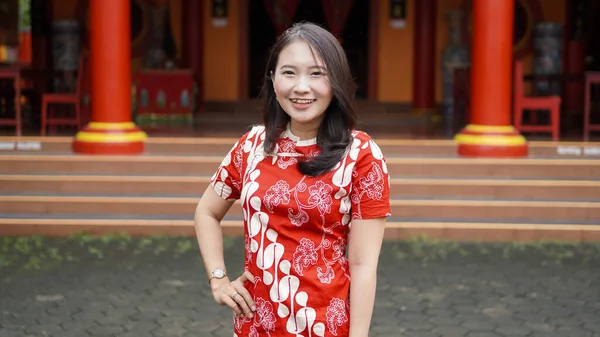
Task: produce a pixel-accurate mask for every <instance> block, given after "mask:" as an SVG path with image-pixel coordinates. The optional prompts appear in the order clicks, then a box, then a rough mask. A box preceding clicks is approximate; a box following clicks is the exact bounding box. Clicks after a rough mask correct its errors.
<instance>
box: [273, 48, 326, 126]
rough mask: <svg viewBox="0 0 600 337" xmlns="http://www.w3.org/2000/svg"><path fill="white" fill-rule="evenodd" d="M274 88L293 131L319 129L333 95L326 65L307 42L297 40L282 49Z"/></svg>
mask: <svg viewBox="0 0 600 337" xmlns="http://www.w3.org/2000/svg"><path fill="white" fill-rule="evenodd" d="M273 88H274V89H275V95H276V96H277V101H278V102H279V105H280V106H281V108H282V109H283V110H284V111H285V112H286V113H287V114H288V115H289V116H290V118H291V127H292V132H293V131H294V130H298V131H308V130H316V129H318V127H319V125H320V124H321V121H323V118H324V117H325V111H326V110H327V107H329V103H331V100H332V98H333V94H332V92H331V85H330V83H329V77H328V75H327V69H326V67H325V64H324V63H323V61H322V60H321V59H320V57H319V55H313V52H312V50H311V48H310V46H309V44H308V43H306V42H304V41H302V40H298V41H295V42H292V43H290V44H289V45H287V46H286V47H285V48H283V49H282V50H281V53H280V54H279V59H278V61H277V66H276V67H275V71H274V73H273Z"/></svg>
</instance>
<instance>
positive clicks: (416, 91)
mask: <svg viewBox="0 0 600 337" xmlns="http://www.w3.org/2000/svg"><path fill="white" fill-rule="evenodd" d="M414 22H415V28H414V29H415V33H414V42H413V100H412V108H413V111H418V112H428V113H432V112H434V110H435V69H436V64H435V22H436V0H419V1H415V20H414Z"/></svg>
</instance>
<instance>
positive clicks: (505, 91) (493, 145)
mask: <svg viewBox="0 0 600 337" xmlns="http://www.w3.org/2000/svg"><path fill="white" fill-rule="evenodd" d="M513 13H514V1H506V0H473V44H472V61H471V123H472V124H470V125H467V126H466V127H465V128H464V129H463V130H462V131H461V132H460V133H459V134H458V135H456V137H455V140H456V142H457V143H458V154H459V155H464V156H475V157H521V156H526V155H527V141H526V140H525V138H524V137H523V136H521V135H520V134H519V132H518V131H517V130H516V129H515V128H514V127H513V126H512V125H511V88H512V69H513V65H512V63H513V59H512V35H513Z"/></svg>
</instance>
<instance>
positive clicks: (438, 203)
mask: <svg viewBox="0 0 600 337" xmlns="http://www.w3.org/2000/svg"><path fill="white" fill-rule="evenodd" d="M198 200H199V197H117V196H57V195H45V196H42V195H20V196H14V195H13V196H11V195H8V196H6V195H5V196H0V213H5V214H12V213H16V214H21V213H31V214H78V215H82V216H83V215H85V214H113V215H123V216H126V215H130V214H139V215H143V216H180V217H191V216H193V214H194V211H195V208H196V204H197V203H198ZM390 204H391V211H392V215H393V216H394V217H400V218H411V219H426V218H432V217H433V218H439V219H446V220H447V221H452V219H463V220H464V219H499V218H502V219H506V220H511V221H524V220H527V221H530V220H536V221H538V220H539V221H564V222H566V223H570V222H579V221H597V222H598V224H600V200H598V201H588V202H577V201H525V200H460V199H392V200H390ZM227 214H228V216H230V217H235V218H239V219H242V212H241V207H240V204H239V202H236V204H234V206H233V207H232V208H231V209H230V210H229V212H228V213H227Z"/></svg>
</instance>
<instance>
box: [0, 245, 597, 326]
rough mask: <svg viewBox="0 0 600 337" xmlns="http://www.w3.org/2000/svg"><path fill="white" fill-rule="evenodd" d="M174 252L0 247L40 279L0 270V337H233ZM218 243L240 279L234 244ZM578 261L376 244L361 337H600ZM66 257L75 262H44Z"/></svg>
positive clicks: (582, 258) (556, 254)
mask: <svg viewBox="0 0 600 337" xmlns="http://www.w3.org/2000/svg"><path fill="white" fill-rule="evenodd" d="M179 240H180V241H177V242H173V241H164V242H161V243H158V244H157V243H156V242H149V241H144V242H141V241H136V242H134V243H133V244H131V243H130V244H129V246H127V247H124V246H122V245H121V246H119V245H116V244H106V245H104V246H101V244H98V245H94V244H90V243H89V242H88V243H81V244H80V246H81V247H79V246H77V245H76V244H75V243H74V242H70V243H66V244H65V243H61V244H62V245H63V246H61V248H60V249H58V250H57V249H53V248H52V247H53V246H52V245H53V244H54V243H53V241H51V242H47V241H44V242H43V244H41V245H39V246H40V247H41V248H40V247H37V248H35V247H33V248H32V246H35V245H31V244H29V245H27V244H23V243H19V244H14V245H13V246H12V248H10V247H9V248H6V246H7V244H6V242H8V241H7V240H5V241H4V243H5V245H4V248H2V245H1V243H2V238H0V254H2V251H3V250H4V253H3V254H4V255H0V262H2V261H1V260H2V259H4V260H5V261H4V264H7V262H6V260H7V259H8V258H10V259H12V257H11V256H12V255H10V254H9V253H7V251H9V252H11V251H12V252H13V253H14V252H15V250H17V251H19V252H21V253H22V254H25V253H27V254H40V255H39V258H38V257H35V258H31V257H27V258H26V259H24V260H23V259H22V258H21V260H19V261H21V263H23V262H27V261H28V263H29V266H35V265H40V266H42V267H43V269H41V270H31V269H22V268H16V266H18V264H16V262H15V263H13V264H12V266H13V267H5V268H3V269H0V336H1V337H6V336H20V337H25V336H55V337H59V336H60V337H86V336H120V337H121V336H122V337H128V336H139V337H146V336H150V337H152V336H155V337H159V336H170V337H173V336H201V337H203V336H209V337H210V336H232V332H231V331H232V323H231V313H230V311H229V310H228V309H226V308H222V307H218V306H216V305H215V304H214V303H213V302H212V298H211V296H210V294H209V292H208V288H207V286H206V281H205V276H204V275H205V274H204V271H203V267H202V262H201V260H200V258H199V256H198V253H197V249H196V248H195V247H194V246H193V241H186V240H182V239H179ZM227 243H228V248H227V254H226V256H227V260H228V267H229V269H230V270H235V269H240V268H241V265H240V261H241V259H240V258H239V256H241V255H240V254H241V252H242V250H241V249H240V248H241V242H239V241H228V242H227ZM24 245H25V246H26V247H25V248H23V246H24ZM57 245H58V243H57ZM65 247H66V248H65ZM78 247H79V248H78ZM134 247H137V248H135V249H134ZM142 247H143V248H142ZM169 247H171V248H169ZM577 249H579V248H577ZM136 250H138V251H136ZM33 251H35V252H37V253H35V252H33ZM586 251H587V253H579V252H575V256H573V252H572V251H571V250H569V249H562V250H561V249H554V248H552V249H550V248H546V249H545V250H544V252H543V254H542V253H540V252H538V251H536V249H534V248H532V250H531V251H523V249H522V248H521V247H519V246H515V245H510V244H509V245H503V246H498V247H496V246H494V247H490V246H483V245H481V246H458V245H454V244H446V245H441V246H440V245H430V246H427V245H426V246H423V245H415V244H413V245H410V244H405V243H404V244H401V243H393V242H389V243H386V244H385V246H384V252H383V254H382V258H381V264H380V270H381V273H380V277H379V287H378V293H377V303H376V308H375V314H374V317H373V324H372V333H371V335H370V336H371V337H377V336H419V337H428V336H446V337H452V336H469V337H484V336H485V337H492V336H531V337H534V336H560V337H578V336H588V337H600V246H593V247H587V248H586ZM177 252H178V254H179V256H175V255H177ZM590 252H592V253H590ZM61 254H62V255H61ZM69 254H72V255H73V256H79V257H80V258H79V261H75V262H69V263H62V264H61V265H54V266H52V265H50V264H48V262H44V261H51V260H52V261H56V260H59V259H63V258H69ZM25 255H26V254H25ZM445 255H449V256H448V257H447V258H445V259H442V258H441V257H443V256H445ZM100 256H102V259H100V258H99V257H100ZM556 261H560V262H561V263H560V264H558V263H556ZM1 265H2V263H0V266H1Z"/></svg>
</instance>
